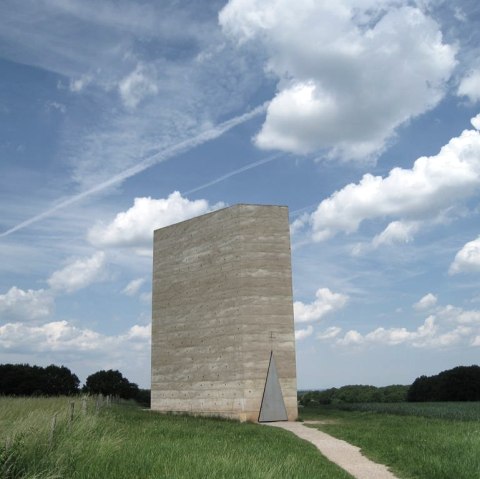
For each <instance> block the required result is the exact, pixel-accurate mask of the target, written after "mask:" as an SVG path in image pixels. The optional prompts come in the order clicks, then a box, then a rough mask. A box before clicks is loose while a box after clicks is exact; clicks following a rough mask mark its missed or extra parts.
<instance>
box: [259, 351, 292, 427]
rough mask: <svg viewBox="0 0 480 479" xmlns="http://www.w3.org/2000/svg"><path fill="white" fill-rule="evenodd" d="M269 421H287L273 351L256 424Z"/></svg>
mask: <svg viewBox="0 0 480 479" xmlns="http://www.w3.org/2000/svg"><path fill="white" fill-rule="evenodd" d="M271 421H288V416H287V410H286V408H285V402H284V401H283V395H282V389H281V388H280V382H279V381H278V374H277V366H276V364H275V358H274V356H273V351H272V352H271V353H270V363H269V365H268V372H267V380H266V381H265V389H264V391H263V398H262V405H261V406H260V414H259V416H258V422H271Z"/></svg>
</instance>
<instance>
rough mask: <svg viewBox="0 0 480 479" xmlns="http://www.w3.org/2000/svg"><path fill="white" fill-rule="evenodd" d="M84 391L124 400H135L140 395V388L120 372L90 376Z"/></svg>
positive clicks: (99, 372)
mask: <svg viewBox="0 0 480 479" xmlns="http://www.w3.org/2000/svg"><path fill="white" fill-rule="evenodd" d="M83 389H84V391H85V392H88V393H90V394H103V395H105V396H108V395H112V396H118V397H121V398H123V399H134V398H135V397H136V396H137V395H138V391H139V389H138V386H137V385H136V384H135V383H131V382H130V381H129V380H128V379H127V378H124V377H123V375H122V373H121V372H120V371H116V370H115V371H114V370H112V369H109V370H108V371H105V370H102V371H98V372H96V373H94V374H91V375H90V376H88V378H87V381H86V382H85V386H84V388H83Z"/></svg>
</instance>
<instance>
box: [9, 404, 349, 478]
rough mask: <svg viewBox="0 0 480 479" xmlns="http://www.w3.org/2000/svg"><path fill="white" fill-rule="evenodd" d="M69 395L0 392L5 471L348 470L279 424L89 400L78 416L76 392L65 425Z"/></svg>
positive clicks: (292, 473) (206, 473)
mask: <svg viewBox="0 0 480 479" xmlns="http://www.w3.org/2000/svg"><path fill="white" fill-rule="evenodd" d="M69 401H70V399H69V398H59V399H41V398H38V399H9V398H0V440H1V444H3V445H2V446H1V449H0V451H1V452H0V468H1V469H0V471H1V472H0V474H3V477H4V478H6V479H19V478H22V479H23V478H38V479H47V478H48V479H53V478H60V477H61V478H75V479H77V478H85V479H87V478H88V479H91V478H102V479H108V478H115V479H122V478H128V479H132V478H142V479H143V478H145V479H149V478H152V479H153V478H155V479H157V478H189V479H193V478H213V479H215V478H305V477H308V478H325V479H337V478H344V479H346V478H351V476H349V475H348V474H347V473H346V472H344V471H343V470H341V469H340V468H338V467H337V466H335V465H334V464H332V463H330V462H328V461H327V460H326V459H325V458H324V457H323V456H321V455H320V454H319V453H318V451H317V450H316V449H315V448H314V447H313V446H312V445H310V444H308V443H306V442H303V441H301V440H299V439H297V438H295V437H294V436H292V435H291V434H289V433H288V432H286V431H283V430H280V429H277V428H270V427H264V426H260V425H257V424H240V423H238V422H234V421H227V420H221V419H212V418H194V417H188V416H173V415H160V414H157V413H153V412H150V411H144V410H141V409H139V408H138V407H134V406H132V405H128V404H124V405H113V406H112V407H110V408H106V407H104V408H102V409H101V410H100V412H99V413H98V414H96V413H95V405H94V403H93V402H90V403H89V411H88V414H87V415H85V416H84V415H82V414H81V412H80V400H78V399H77V401H76V407H75V411H76V414H75V419H74V421H73V423H72V424H71V425H70V421H69ZM55 412H57V413H58V415H57V427H56V430H55V435H54V440H53V441H51V440H50V434H51V423H52V417H53V415H54V413H55ZM7 438H8V441H9V442H10V444H9V445H8V447H5V444H6V441H7Z"/></svg>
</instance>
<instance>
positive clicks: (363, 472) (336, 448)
mask: <svg viewBox="0 0 480 479" xmlns="http://www.w3.org/2000/svg"><path fill="white" fill-rule="evenodd" d="M266 424H267V425H269V426H274V427H281V428H282V429H286V430H287V431H290V432H292V433H293V434H296V435H297V436H298V437H300V438H302V439H305V440H306V441H309V442H311V443H312V444H314V445H315V446H316V447H317V449H318V450H319V451H320V452H321V453H322V454H323V455H324V456H325V457H326V458H327V459H329V460H330V461H332V462H334V463H335V464H337V465H338V466H340V467H341V468H342V469H345V470H346V471H347V472H348V473H349V474H351V475H352V476H353V477H355V478H356V479H398V478H397V476H395V475H394V474H393V473H391V472H390V471H389V470H388V468H387V467H386V466H384V465H383V464H378V463H376V462H373V461H371V460H370V459H368V458H366V457H365V456H364V455H362V453H361V452H360V449H359V448H358V447H356V446H352V445H351V444H349V443H348V442H345V441H342V440H341V439H336V438H335V437H332V436H330V435H329V434H326V433H324V432H322V431H319V430H318V429H313V428H311V427H308V426H306V425H305V424H303V423H301V422H288V423H287V422H271V423H266ZM306 424H308V422H307V423H306Z"/></svg>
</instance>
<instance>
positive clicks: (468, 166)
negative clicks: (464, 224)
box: [309, 130, 480, 245]
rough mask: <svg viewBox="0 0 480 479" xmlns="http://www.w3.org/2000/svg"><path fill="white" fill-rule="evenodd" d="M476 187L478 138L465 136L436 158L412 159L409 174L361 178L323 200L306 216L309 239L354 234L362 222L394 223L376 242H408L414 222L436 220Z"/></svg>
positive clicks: (397, 171)
mask: <svg viewBox="0 0 480 479" xmlns="http://www.w3.org/2000/svg"><path fill="white" fill-rule="evenodd" d="M479 186H480V133H479V132H478V131H476V130H465V131H464V132H463V133H462V134H461V135H460V136H459V137H456V138H452V139H451V140H450V141H449V143H448V144H447V145H445V146H443V147H442V148H441V150H440V152H439V153H438V154H437V155H435V156H430V157H421V158H419V159H417V160H416V161H415V163H414V165H413V168H412V169H404V168H394V169H392V170H391V171H390V173H389V175H388V176H387V177H385V178H383V177H381V176H373V175H371V174H365V175H364V176H363V178H362V179H361V180H360V182H359V183H356V184H354V183H350V184H349V185H347V186H345V187H344V188H342V189H341V190H339V191H336V192H335V193H333V194H332V195H331V196H330V197H329V198H327V199H325V200H323V201H322V202H321V203H320V204H319V205H318V207H317V209H316V211H315V212H313V213H312V214H311V215H310V219H309V223H310V225H311V227H312V233H313V239H314V240H316V241H322V240H326V239H328V238H330V237H332V236H334V235H336V234H337V233H339V232H345V233H352V232H354V231H357V229H358V228H359V226H360V224H361V223H362V222H363V221H365V220H372V219H383V218H389V217H397V218H399V221H397V222H393V223H391V224H390V225H389V226H388V227H387V229H386V230H385V231H384V232H383V233H382V234H380V235H379V236H377V237H376V239H375V241H376V243H377V245H378V244H380V243H381V242H385V241H386V240H393V239H396V240H398V239H403V240H404V241H405V240H411V238H412V235H413V233H414V232H415V231H416V230H417V229H418V227H419V226H420V224H419V223H418V221H420V220H423V221H434V220H438V219H439V218H441V217H442V215H445V214H446V213H447V212H450V214H451V212H452V208H453V207H454V206H456V205H458V204H459V203H460V202H461V201H464V200H465V199H467V198H468V197H470V196H472V195H473V194H475V193H476V192H477V191H478V188H479Z"/></svg>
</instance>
